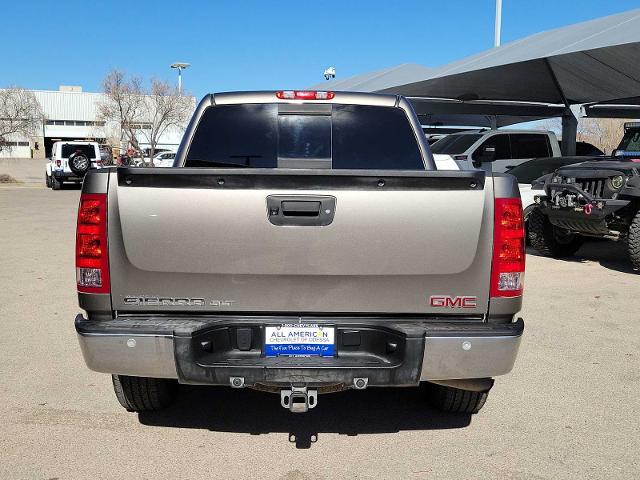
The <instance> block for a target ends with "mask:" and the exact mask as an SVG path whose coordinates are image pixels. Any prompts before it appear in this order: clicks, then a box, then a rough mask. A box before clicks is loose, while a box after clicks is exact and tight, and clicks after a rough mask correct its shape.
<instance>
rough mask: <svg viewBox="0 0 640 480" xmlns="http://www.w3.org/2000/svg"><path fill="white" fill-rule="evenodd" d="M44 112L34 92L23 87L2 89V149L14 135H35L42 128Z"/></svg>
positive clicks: (0, 148) (0, 131)
mask: <svg viewBox="0 0 640 480" xmlns="http://www.w3.org/2000/svg"><path fill="white" fill-rule="evenodd" d="M43 120H44V113H43V112H42V107H41V106H40V103H39V102H38V100H37V99H36V97H35V95H34V94H33V92H31V91H29V90H25V89H23V88H16V87H12V88H6V89H2V90H0V151H2V150H3V149H4V148H7V144H8V142H9V138H10V137H11V136H14V135H23V136H26V137H34V136H36V135H37V134H38V132H39V131H40V130H39V129H40V128H42V122H43Z"/></svg>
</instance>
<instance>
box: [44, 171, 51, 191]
mask: <svg viewBox="0 0 640 480" xmlns="http://www.w3.org/2000/svg"><path fill="white" fill-rule="evenodd" d="M44 178H45V183H46V184H47V188H51V177H50V176H49V175H47V174H46V173H45V175H44Z"/></svg>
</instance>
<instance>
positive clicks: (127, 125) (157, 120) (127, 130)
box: [98, 70, 193, 160]
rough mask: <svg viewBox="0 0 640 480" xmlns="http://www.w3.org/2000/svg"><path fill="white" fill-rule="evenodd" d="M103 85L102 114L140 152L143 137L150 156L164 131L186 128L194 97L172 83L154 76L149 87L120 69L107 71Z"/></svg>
mask: <svg viewBox="0 0 640 480" xmlns="http://www.w3.org/2000/svg"><path fill="white" fill-rule="evenodd" d="M103 89H104V93H105V95H106V101H105V102H103V103H102V104H100V105H99V108H98V110H99V111H98V116H99V118H100V119H101V120H103V121H105V122H116V123H117V124H118V125H119V128H120V131H121V136H120V140H121V141H126V142H127V143H129V144H130V145H131V146H132V147H133V148H134V149H136V150H138V151H139V152H141V154H143V152H142V149H141V148H140V140H141V139H144V140H146V143H148V144H149V147H150V148H149V150H150V152H149V156H148V158H149V160H151V159H153V156H154V154H155V151H156V148H157V146H158V143H159V141H160V139H161V138H162V136H163V135H164V133H165V132H166V131H167V130H168V129H171V128H176V129H182V128H184V125H185V124H186V122H187V120H188V119H189V116H190V115H191V113H192V109H193V104H192V99H191V97H189V96H183V95H180V94H178V92H177V90H176V89H175V88H173V87H172V86H170V85H169V84H167V83H165V82H161V81H159V80H152V81H151V87H150V89H149V90H148V91H147V90H145V89H144V87H143V86H142V80H141V79H140V78H139V77H135V76H134V77H131V78H129V79H127V76H126V74H125V73H124V72H121V71H119V70H113V71H111V72H109V74H107V76H106V77H105V79H104V81H103ZM143 158H144V157H143Z"/></svg>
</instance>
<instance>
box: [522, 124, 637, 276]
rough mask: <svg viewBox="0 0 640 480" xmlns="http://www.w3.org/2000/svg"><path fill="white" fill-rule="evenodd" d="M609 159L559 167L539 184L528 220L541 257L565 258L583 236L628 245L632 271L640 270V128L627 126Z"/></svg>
mask: <svg viewBox="0 0 640 480" xmlns="http://www.w3.org/2000/svg"><path fill="white" fill-rule="evenodd" d="M624 130H625V132H624V136H623V138H622V141H621V142H620V145H619V146H618V148H617V149H616V150H615V151H614V153H613V155H612V156H611V157H599V158H593V159H590V160H587V161H584V162H582V163H578V164H573V165H568V166H565V167H562V168H559V169H558V170H556V171H555V172H554V173H552V174H549V175H545V176H544V177H541V178H540V179H538V180H537V181H536V182H538V183H541V184H543V185H544V192H545V193H544V195H539V196H537V197H536V204H537V206H536V208H534V210H533V211H532V212H531V215H530V216H529V239H530V241H531V245H532V246H533V247H534V248H535V249H536V250H537V251H538V252H540V253H541V254H542V255H545V256H549V257H566V256H570V255H573V254H574V253H575V252H576V251H577V250H578V249H579V248H580V245H582V239H583V237H599V238H607V239H611V240H620V241H625V242H627V245H628V252H629V258H630V260H631V263H632V265H633V268H634V269H636V270H638V269H640V212H639V210H640V123H638V122H632V123H627V124H625V126H624Z"/></svg>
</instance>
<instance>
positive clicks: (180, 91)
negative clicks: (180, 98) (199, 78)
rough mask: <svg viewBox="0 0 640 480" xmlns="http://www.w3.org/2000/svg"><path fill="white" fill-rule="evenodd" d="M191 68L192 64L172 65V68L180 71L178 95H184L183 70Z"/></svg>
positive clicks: (178, 63)
mask: <svg viewBox="0 0 640 480" xmlns="http://www.w3.org/2000/svg"><path fill="white" fill-rule="evenodd" d="M190 66H191V64H190V63H184V62H176V63H172V64H171V68H177V69H178V95H182V70H184V69H185V68H187V67H190Z"/></svg>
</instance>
